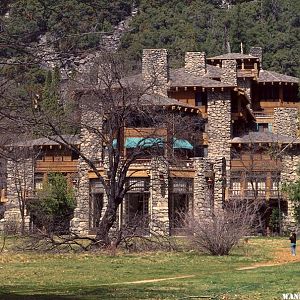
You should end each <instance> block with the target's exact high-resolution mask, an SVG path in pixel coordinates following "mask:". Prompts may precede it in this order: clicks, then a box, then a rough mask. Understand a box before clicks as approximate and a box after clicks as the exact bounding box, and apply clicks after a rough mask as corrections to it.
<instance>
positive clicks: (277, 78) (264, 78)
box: [257, 70, 299, 84]
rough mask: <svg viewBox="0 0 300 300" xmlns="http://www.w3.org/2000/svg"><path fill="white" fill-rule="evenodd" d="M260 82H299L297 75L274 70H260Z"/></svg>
mask: <svg viewBox="0 0 300 300" xmlns="http://www.w3.org/2000/svg"><path fill="white" fill-rule="evenodd" d="M257 81H258V82H293V83H297V84H299V79H298V78H297V77H292V76H288V75H284V74H280V73H277V72H274V71H267V70H260V72H259V76H258V79H257Z"/></svg>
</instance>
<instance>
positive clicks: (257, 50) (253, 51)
mask: <svg viewBox="0 0 300 300" xmlns="http://www.w3.org/2000/svg"><path fill="white" fill-rule="evenodd" d="M249 54H250V55H252V56H255V57H258V58H259V62H260V66H262V62H263V51H262V47H251V48H250V51H249Z"/></svg>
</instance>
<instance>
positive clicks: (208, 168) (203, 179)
mask: <svg viewBox="0 0 300 300" xmlns="http://www.w3.org/2000/svg"><path fill="white" fill-rule="evenodd" d="M194 168H195V178H194V216H195V217H196V218H198V219H199V220H201V219H206V218H209V217H210V216H211V214H212V209H213V206H214V203H213V202H214V201H213V200H214V199H213V198H214V191H213V180H214V178H213V165H212V163H210V162H209V160H208V159H206V158H202V157H201V158H194Z"/></svg>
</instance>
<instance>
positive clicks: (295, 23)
mask: <svg viewBox="0 0 300 300" xmlns="http://www.w3.org/2000/svg"><path fill="white" fill-rule="evenodd" d="M218 2H221V1H205V0H202V1H175V0H173V1H154V0H152V1H146V0H145V1H141V4H140V14H139V15H138V16H137V17H136V18H135V19H134V21H133V22H132V30H131V31H130V32H128V34H127V35H126V36H125V37H124V39H123V48H124V49H125V51H126V52H127V53H128V55H129V56H131V57H132V58H134V59H137V58H140V56H141V52H142V49H143V48H168V49H169V50H170V52H171V58H173V64H175V65H177V64H178V61H179V60H180V58H181V56H182V55H183V53H184V52H185V51H188V50H189V51H198V50H201V51H205V52H206V53H208V55H210V56H213V55H217V54H221V53H223V52H227V42H230V46H231V51H232V52H239V51H240V43H241V42H243V45H244V50H245V51H248V50H249V48H250V47H251V46H261V47H262V48H263V51H264V62H263V63H264V68H270V69H273V70H276V71H279V72H282V73H287V74H290V75H294V76H298V77H299V76H300V67H299V61H300V40H299V37H298V35H299V14H298V13H297V12H298V11H299V10H300V2H299V1H297V0H283V1H277V0H272V1H271V0H261V1H227V2H231V3H232V4H235V5H232V6H230V9H222V8H220V6H219V4H220V3H218ZM216 3H217V4H218V5H216ZM174 58H175V59H174Z"/></svg>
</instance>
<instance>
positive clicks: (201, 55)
mask: <svg viewBox="0 0 300 300" xmlns="http://www.w3.org/2000/svg"><path fill="white" fill-rule="evenodd" d="M184 68H185V71H186V72H188V73H190V74H192V75H195V76H201V77H202V76H204V75H205V74H206V54H205V52H186V53H185V66H184Z"/></svg>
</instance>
